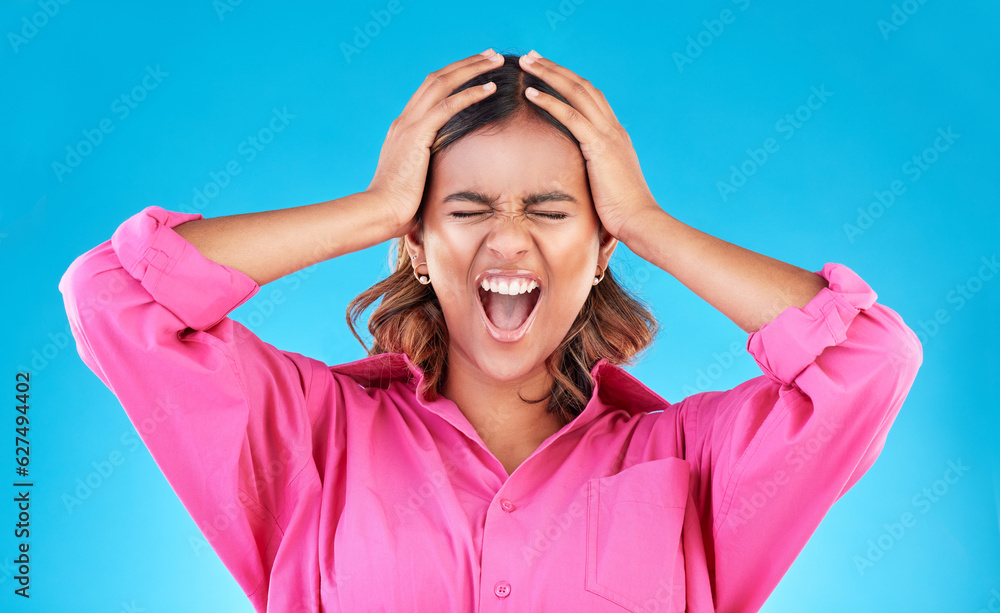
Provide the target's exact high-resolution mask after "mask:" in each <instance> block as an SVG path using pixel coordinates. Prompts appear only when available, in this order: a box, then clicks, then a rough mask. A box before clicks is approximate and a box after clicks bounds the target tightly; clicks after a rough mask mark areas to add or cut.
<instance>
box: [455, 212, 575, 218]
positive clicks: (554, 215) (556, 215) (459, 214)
mask: <svg viewBox="0 0 1000 613" xmlns="http://www.w3.org/2000/svg"><path fill="white" fill-rule="evenodd" d="M487 213H489V211H475V212H466V211H456V212H454V213H452V214H451V216H452V217H457V218H459V219H466V218H469V217H475V216H476V215H485V214H487ZM528 215H537V216H539V217H545V218H547V219H566V217H568V215H566V214H565V213H533V212H530V211H529V212H528Z"/></svg>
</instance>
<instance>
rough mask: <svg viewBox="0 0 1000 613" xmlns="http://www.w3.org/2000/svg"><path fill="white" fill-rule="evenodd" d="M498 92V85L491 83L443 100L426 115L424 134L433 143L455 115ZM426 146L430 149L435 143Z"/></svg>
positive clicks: (468, 89) (475, 86) (464, 90)
mask: <svg viewBox="0 0 1000 613" xmlns="http://www.w3.org/2000/svg"><path fill="white" fill-rule="evenodd" d="M463 82H464V81H463ZM496 90H497V86H496V83H494V82H493V81H489V82H487V83H484V84H483V85H473V86H472V87H467V88H465V89H463V90H462V91H460V92H458V93H457V94H453V95H451V96H448V97H447V98H445V99H444V100H441V101H440V102H438V103H437V104H436V105H434V107H433V108H431V109H430V110H429V111H428V112H427V113H425V115H424V117H425V119H426V124H424V130H423V131H422V133H423V134H424V135H425V137H426V138H427V139H428V140H429V141H432V140H433V139H434V136H435V135H436V134H437V133H438V132H439V131H440V130H441V128H442V127H443V126H444V124H446V123H448V120H449V119H451V118H452V117H453V116H454V115H455V113H457V112H459V111H461V110H462V109H464V108H466V107H468V106H471V105H473V104H475V103H476V102H479V101H480V100H482V99H483V98H485V97H487V96H489V95H492V94H493V92H495V91H496ZM426 144H427V146H428V147H429V146H431V145H432V144H433V143H432V142H427V143H426Z"/></svg>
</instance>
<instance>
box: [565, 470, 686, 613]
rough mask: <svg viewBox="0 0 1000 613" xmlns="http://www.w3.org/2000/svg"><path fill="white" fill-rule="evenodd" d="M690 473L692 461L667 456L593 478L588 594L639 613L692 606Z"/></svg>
mask: <svg viewBox="0 0 1000 613" xmlns="http://www.w3.org/2000/svg"><path fill="white" fill-rule="evenodd" d="M689 475H690V465H689V464H688V462H686V461H685V460H681V459H680V458H665V459H661V460H653V461H650V462H643V463H642V464H637V465H635V466H632V467H629V468H627V469H625V470H623V471H622V472H620V473H618V474H616V475H611V476H609V477H601V478H595V479H591V480H590V481H588V483H587V564H586V573H587V576H586V580H585V583H584V586H585V587H586V589H587V591H588V592H591V593H593V594H597V595H598V596H601V597H603V598H606V599H607V600H610V601H611V602H613V603H615V604H617V605H619V606H621V607H622V608H624V609H625V610H627V611H632V612H633V613H638V612H640V611H661V612H669V611H683V610H684V609H685V587H684V556H683V550H682V548H681V527H682V525H683V523H684V509H685V506H686V504H687V500H688V479H689Z"/></svg>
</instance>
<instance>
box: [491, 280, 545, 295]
mask: <svg viewBox="0 0 1000 613" xmlns="http://www.w3.org/2000/svg"><path fill="white" fill-rule="evenodd" d="M480 287H482V288H483V289H484V290H486V291H488V292H496V293H498V294H505V295H508V296H516V295H517V294H524V293H527V292H533V291H535V289H536V288H537V287H538V281H535V280H533V279H532V280H531V281H528V280H527V279H496V278H493V279H483V282H482V283H481V284H480Z"/></svg>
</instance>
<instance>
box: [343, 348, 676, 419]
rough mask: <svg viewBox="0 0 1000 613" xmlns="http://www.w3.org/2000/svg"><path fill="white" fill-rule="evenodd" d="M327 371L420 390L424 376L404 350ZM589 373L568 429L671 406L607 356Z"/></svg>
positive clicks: (366, 382)
mask: <svg viewBox="0 0 1000 613" xmlns="http://www.w3.org/2000/svg"><path fill="white" fill-rule="evenodd" d="M330 370H331V371H333V372H336V373H340V374H343V375H347V376H349V377H351V378H352V379H354V380H355V381H356V382H358V383H359V384H360V385H361V386H362V387H365V388H370V387H378V388H386V387H388V386H389V385H390V384H391V383H392V382H394V381H399V382H402V383H404V384H407V385H409V386H411V387H413V389H414V390H419V389H420V385H421V384H422V383H423V379H424V373H423V371H422V370H421V369H420V367H419V366H417V365H416V364H414V363H413V362H411V361H410V358H409V357H408V356H407V355H406V354H404V353H380V354H378V355H373V356H370V357H367V358H363V359H361V360H357V361H355V362H348V363H346V364H339V365H337V366H331V367H330ZM590 374H591V376H593V377H594V380H595V382H596V384H595V385H594V391H593V393H592V394H591V397H590V400H589V401H588V402H587V406H586V407H584V410H583V412H581V413H580V415H578V416H577V417H576V418H575V419H574V420H573V421H572V422H570V423H569V424H568V425H567V430H571V429H575V428H576V427H578V426H579V425H582V424H584V423H587V422H590V421H592V420H593V419H596V418H597V417H599V416H600V415H602V414H604V413H605V412H607V411H609V410H614V409H620V410H624V411H626V412H627V413H628V414H629V415H630V416H631V415H638V414H640V413H648V412H651V411H658V410H661V409H664V408H666V407H668V406H670V403H669V402H667V401H666V400H664V399H663V398H662V397H661V396H660V395H658V394H657V393H656V392H654V391H653V390H651V389H649V388H648V387H646V386H645V385H643V383H642V382H640V381H639V380H638V379H636V378H635V377H633V376H632V375H630V374H629V373H628V372H626V371H625V370H624V369H622V368H621V367H620V366H616V365H614V364H612V363H610V362H608V360H607V358H601V359H600V360H598V362H597V363H596V364H594V367H593V368H592V369H591V371H590ZM416 396H417V400H418V402H420V404H422V405H424V406H426V407H428V408H431V409H432V410H434V409H435V408H437V407H435V405H438V404H440V403H441V400H440V399H439V400H437V401H431V400H427V398H426V395H425V394H423V393H417V394H416ZM449 404H453V403H449Z"/></svg>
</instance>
